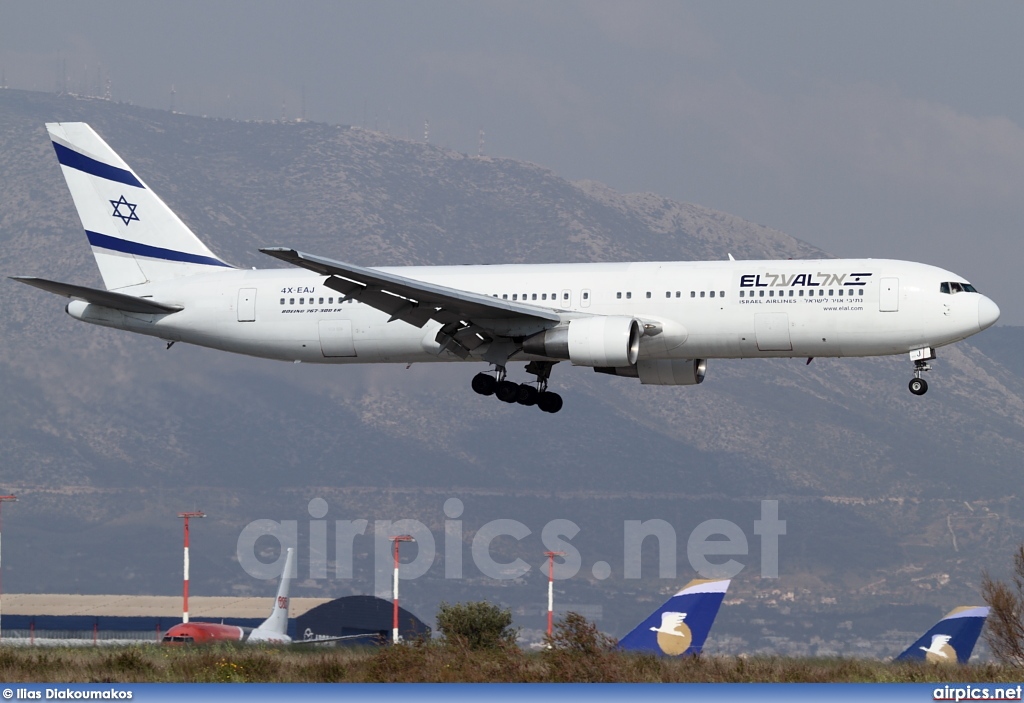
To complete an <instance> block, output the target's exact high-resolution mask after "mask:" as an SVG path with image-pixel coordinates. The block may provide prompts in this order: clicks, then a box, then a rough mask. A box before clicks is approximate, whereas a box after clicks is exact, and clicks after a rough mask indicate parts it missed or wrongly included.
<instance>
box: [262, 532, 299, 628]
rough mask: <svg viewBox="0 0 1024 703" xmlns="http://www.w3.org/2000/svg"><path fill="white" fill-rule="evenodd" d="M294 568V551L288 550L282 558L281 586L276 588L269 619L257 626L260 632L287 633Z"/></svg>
mask: <svg viewBox="0 0 1024 703" xmlns="http://www.w3.org/2000/svg"><path fill="white" fill-rule="evenodd" d="M294 568H295V550H294V549H292V548H291V547H289V548H288V552H287V555H286V556H285V558H284V571H282V572H281V585H279V586H278V587H277V597H276V598H274V607H273V608H272V609H271V611H270V617H269V618H267V619H266V620H264V621H263V624H261V625H260V626H259V629H260V630H263V631H266V632H273V633H275V634H278V635H283V634H285V633H287V632H288V587H289V586H291V581H292V570H293V569H294Z"/></svg>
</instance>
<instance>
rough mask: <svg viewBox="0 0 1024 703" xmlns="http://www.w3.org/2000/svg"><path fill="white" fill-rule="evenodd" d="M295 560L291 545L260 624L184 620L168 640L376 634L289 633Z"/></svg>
mask: <svg viewBox="0 0 1024 703" xmlns="http://www.w3.org/2000/svg"><path fill="white" fill-rule="evenodd" d="M294 563H295V550H294V549H292V548H291V547H289V548H288V551H287V552H286V553H285V560H284V568H283V569H282V570H281V582H280V584H278V587H277V595H276V596H275V597H274V605H273V606H271V608H270V617H268V618H267V619H266V620H264V621H263V622H262V623H260V625H259V626H258V627H241V626H239V625H225V624H224V623H223V622H200V621H196V620H192V621H190V622H182V623H178V624H177V625H175V626H173V627H171V628H170V629H169V630H167V634H165V635H164V637H163V640H162V641H163V643H164V644H216V643H219V642H244V643H246V644H324V643H327V642H340V641H342V640H355V639H367V638H372V637H376V635H369V634H363V635H342V636H340V637H318V638H317V639H314V640H293V639H292V638H291V636H289V635H288V604H289V600H288V589H289V586H290V585H291V580H292V579H291V573H292V569H293V568H294Z"/></svg>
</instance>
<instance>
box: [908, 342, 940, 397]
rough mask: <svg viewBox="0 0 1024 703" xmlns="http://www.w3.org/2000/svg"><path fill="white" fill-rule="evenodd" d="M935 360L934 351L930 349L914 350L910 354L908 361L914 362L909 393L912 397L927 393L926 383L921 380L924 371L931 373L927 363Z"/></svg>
mask: <svg viewBox="0 0 1024 703" xmlns="http://www.w3.org/2000/svg"><path fill="white" fill-rule="evenodd" d="M934 358H935V350H934V349H932V348H931V347H925V348H924V349H915V350H914V351H912V352H910V359H911V361H913V362H914V377H913V378H912V379H910V392H911V393H913V394H914V395H924V394H925V393H927V392H928V381H926V380H924V379H923V378H921V374H923V373H924V372H925V371H931V370H932V367H931V366H930V365H929V364H928V362H929V361H931V360H932V359H934Z"/></svg>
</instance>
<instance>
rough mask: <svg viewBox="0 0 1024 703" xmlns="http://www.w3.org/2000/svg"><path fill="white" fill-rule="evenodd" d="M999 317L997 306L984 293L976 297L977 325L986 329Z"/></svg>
mask: <svg viewBox="0 0 1024 703" xmlns="http://www.w3.org/2000/svg"><path fill="white" fill-rule="evenodd" d="M998 319H999V306H998V305H996V304H995V303H993V302H992V299H991V298H988V297H986V296H984V295H982V296H979V297H978V327H979V328H981V329H986V328H988V327H991V326H992V325H994V324H995V323H996V320H998Z"/></svg>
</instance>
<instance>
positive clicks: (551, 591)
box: [544, 552, 565, 637]
mask: <svg viewBox="0 0 1024 703" xmlns="http://www.w3.org/2000/svg"><path fill="white" fill-rule="evenodd" d="M544 555H545V556H546V557H547V558H548V637H551V632H552V630H553V629H554V622H555V557H562V556H565V552H544Z"/></svg>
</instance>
